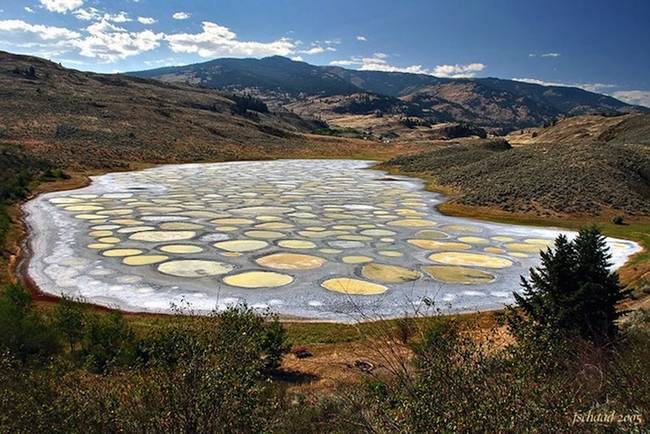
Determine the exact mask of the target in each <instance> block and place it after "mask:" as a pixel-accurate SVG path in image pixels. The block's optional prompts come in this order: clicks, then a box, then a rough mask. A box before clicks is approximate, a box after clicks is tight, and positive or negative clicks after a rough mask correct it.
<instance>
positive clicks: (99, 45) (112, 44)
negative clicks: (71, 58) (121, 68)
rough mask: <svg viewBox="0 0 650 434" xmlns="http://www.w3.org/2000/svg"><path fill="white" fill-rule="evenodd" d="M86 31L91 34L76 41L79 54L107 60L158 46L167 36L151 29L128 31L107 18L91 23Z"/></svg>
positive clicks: (136, 53)
mask: <svg viewBox="0 0 650 434" xmlns="http://www.w3.org/2000/svg"><path fill="white" fill-rule="evenodd" d="M86 31H87V32H88V33H89V35H88V36H86V37H85V38H82V39H80V40H78V41H76V42H75V46H76V47H77V48H78V49H79V54H80V55H82V56H84V57H92V58H97V59H100V60H104V61H107V62H114V61H116V60H119V59H125V58H127V57H130V56H135V55H138V54H141V53H144V52H146V51H150V50H153V49H155V48H158V47H159V46H160V42H161V41H162V40H163V39H164V37H165V35H164V34H163V33H154V32H152V31H151V30H145V31H142V32H128V31H127V30H126V29H124V28H122V27H118V26H116V25H114V24H111V23H110V22H109V21H108V20H105V19H102V20H101V21H98V22H96V23H93V24H91V25H90V26H88V27H87V28H86Z"/></svg>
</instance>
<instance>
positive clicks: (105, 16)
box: [72, 7, 133, 23]
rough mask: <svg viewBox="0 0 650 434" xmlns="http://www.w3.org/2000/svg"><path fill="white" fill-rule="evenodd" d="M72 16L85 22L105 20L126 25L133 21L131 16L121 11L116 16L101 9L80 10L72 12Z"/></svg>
mask: <svg viewBox="0 0 650 434" xmlns="http://www.w3.org/2000/svg"><path fill="white" fill-rule="evenodd" d="M72 15H74V16H75V18H77V19H79V20H83V21H99V20H105V21H112V22H114V23H126V22H129V21H133V20H132V19H131V18H129V14H128V13H126V12H124V11H120V12H117V13H114V14H110V13H104V12H102V11H100V10H99V9H96V8H92V7H91V8H87V9H86V8H80V9H77V10H75V11H74V12H72Z"/></svg>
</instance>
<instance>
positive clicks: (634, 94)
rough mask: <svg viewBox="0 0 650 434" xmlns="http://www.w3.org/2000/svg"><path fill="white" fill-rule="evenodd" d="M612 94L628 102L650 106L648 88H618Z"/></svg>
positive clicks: (649, 91)
mask: <svg viewBox="0 0 650 434" xmlns="http://www.w3.org/2000/svg"><path fill="white" fill-rule="evenodd" d="M612 96H613V97H614V98H616V99H620V100H621V101H623V102H626V103H628V104H634V105H642V106H644V107H650V90H619V91H617V92H613V93H612Z"/></svg>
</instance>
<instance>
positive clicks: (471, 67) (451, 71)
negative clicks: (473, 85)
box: [432, 63, 485, 78]
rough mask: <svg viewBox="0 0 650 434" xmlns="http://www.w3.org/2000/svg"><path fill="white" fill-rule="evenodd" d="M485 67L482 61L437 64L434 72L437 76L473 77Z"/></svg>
mask: <svg viewBox="0 0 650 434" xmlns="http://www.w3.org/2000/svg"><path fill="white" fill-rule="evenodd" d="M484 69H485V65H484V64H482V63H470V64H467V65H437V66H436V67H435V68H433V72H432V74H433V75H435V76H436V77H445V78H471V77H474V76H476V74H477V73H479V72H481V71H483V70H484Z"/></svg>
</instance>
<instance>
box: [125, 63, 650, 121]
mask: <svg viewBox="0 0 650 434" xmlns="http://www.w3.org/2000/svg"><path fill="white" fill-rule="evenodd" d="M129 75H133V76H137V77H143V78H155V79H158V80H162V81H166V82H174V83H179V82H181V83H189V84H194V85H199V86H202V87H208V88H213V89H225V90H230V91H239V92H248V93H252V94H255V95H256V96H259V97H261V98H262V99H264V100H266V101H268V102H269V103H272V104H275V105H278V106H283V107H290V108H291V109H292V110H294V111H295V112H296V113H299V114H306V115H313V113H310V110H309V107H311V106H318V107H319V111H321V112H331V113H336V114H338V115H360V116H363V115H369V114H373V113H381V114H394V115H399V116H402V117H404V116H413V117H419V118H423V119H427V120H428V121H429V122H431V123H437V122H448V121H463V122H468V123H472V124H475V125H478V126H482V127H487V128H491V129H493V130H497V131H511V130H513V129H517V128H524V127H531V126H538V125H541V124H543V123H548V122H551V121H553V120H555V119H558V118H562V117H566V116H575V115H584V114H595V113H599V114H601V113H607V114H616V113H626V112H633V111H646V109H645V108H641V107H636V106H631V105H629V104H626V103H624V102H622V101H619V100H617V99H615V98H612V97H609V96H606V95H601V94H597V93H593V92H588V91H585V90H582V89H578V88H572V87H561V86H541V85H537V84H529V83H522V82H518V81H513V80H503V79H498V78H472V79H469V78H462V79H450V78H438V77H433V76H430V75H424V74H408V73H399V72H379V71H356V70H349V69H345V68H341V67H333V66H314V65H310V64H307V63H305V62H297V61H292V60H289V59H287V58H284V57H279V56H274V57H267V58H264V59H259V60H258V59H228V58H223V59H215V60H211V61H209V62H204V63H198V64H192V65H186V66H174V67H166V68H160V69H153V70H149V71H136V72H131V73H129ZM351 99H352V100H353V101H354V102H355V103H354V104H350V100H351ZM359 101H361V102H365V101H371V103H361V104H360V103H359ZM331 118H336V116H331V117H330V118H327V119H328V120H329V119H331Z"/></svg>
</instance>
